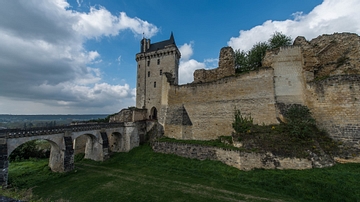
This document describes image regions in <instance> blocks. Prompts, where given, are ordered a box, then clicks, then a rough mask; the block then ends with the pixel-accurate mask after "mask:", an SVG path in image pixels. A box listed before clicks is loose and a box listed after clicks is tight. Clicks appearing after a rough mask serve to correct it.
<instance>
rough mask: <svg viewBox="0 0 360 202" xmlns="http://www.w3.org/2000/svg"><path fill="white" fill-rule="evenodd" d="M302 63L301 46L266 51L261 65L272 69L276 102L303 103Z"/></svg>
mask: <svg viewBox="0 0 360 202" xmlns="http://www.w3.org/2000/svg"><path fill="white" fill-rule="evenodd" d="M302 64H303V58H302V54H301V48H300V47H298V46H289V47H281V48H279V49H277V50H275V51H271V52H267V55H266V58H265V60H264V62H263V65H264V66H269V67H272V68H273V69H274V84H275V95H276V102H278V103H285V104H302V105H304V104H305V101H304V88H305V79H304V78H303V67H302Z"/></svg>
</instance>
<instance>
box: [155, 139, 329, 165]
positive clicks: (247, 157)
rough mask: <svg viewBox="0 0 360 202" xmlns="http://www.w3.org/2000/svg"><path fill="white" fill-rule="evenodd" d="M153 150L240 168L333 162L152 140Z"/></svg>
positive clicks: (321, 158) (314, 157)
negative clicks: (214, 161)
mask: <svg viewBox="0 0 360 202" xmlns="http://www.w3.org/2000/svg"><path fill="white" fill-rule="evenodd" d="M152 148H153V150H154V151H155V152H159V153H165V154H175V155H178V156H182V157H186V158H192V159H199V160H205V159H209V160H217V161H221V162H223V163H225V164H227V165H229V166H232V167H235V168H238V169H240V170H252V169H254V168H262V169H310V168H323V167H329V166H333V165H334V162H333V161H332V160H331V159H330V158H328V157H327V156H326V155H325V156H322V157H321V156H317V155H314V154H313V155H312V157H311V158H310V159H300V158H289V157H281V156H276V155H273V154H272V153H255V152H241V151H236V150H230V149H222V148H218V147H209V146H201V145H190V144H182V143H170V142H154V143H153V144H152Z"/></svg>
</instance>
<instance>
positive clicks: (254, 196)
mask: <svg viewBox="0 0 360 202" xmlns="http://www.w3.org/2000/svg"><path fill="white" fill-rule="evenodd" d="M75 165H76V169H75V170H74V171H72V172H70V173H63V174H59V173H52V172H51V171H50V170H49V168H48V167H47V160H39V161H26V162H14V163H11V164H10V168H9V182H10V183H11V184H12V185H13V187H17V188H18V189H22V190H29V189H31V191H32V194H33V195H35V196H36V197H33V199H37V201H46V200H49V201H57V200H58V201H87V202H88V201H360V164H338V165H336V166H334V167H331V168H324V169H312V170H253V171H240V170H237V169H236V168H233V167H230V166H227V165H224V164H222V163H220V162H215V161H209V160H206V161H199V160H193V159H186V158H182V157H178V156H174V155H169V154H158V153H154V152H153V151H152V150H151V148H150V146H148V145H144V146H140V147H138V148H135V149H133V150H132V151H130V152H129V153H117V154H114V155H113V156H112V157H111V158H110V159H108V160H106V161H105V162H94V161H90V160H82V161H80V162H77V163H76V164H75ZM13 189H14V188H12V189H11V190H13ZM1 193H2V194H4V195H5V194H10V193H9V191H6V190H2V191H0V194H1ZM23 193H25V194H26V193H27V194H28V193H29V191H27V192H25V191H24V192H23ZM12 196H14V195H12ZM40 198H41V199H40Z"/></svg>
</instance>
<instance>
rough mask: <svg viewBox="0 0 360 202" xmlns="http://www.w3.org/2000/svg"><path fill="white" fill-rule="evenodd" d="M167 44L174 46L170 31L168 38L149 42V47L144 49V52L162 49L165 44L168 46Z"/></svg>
mask: <svg viewBox="0 0 360 202" xmlns="http://www.w3.org/2000/svg"><path fill="white" fill-rule="evenodd" d="M168 45H175V46H176V43H175V39H174V35H173V33H172V32H171V35H170V39H168V40H165V41H160V42H157V43H153V44H150V47H149V49H148V50H146V52H151V51H156V50H159V49H163V48H165V46H168Z"/></svg>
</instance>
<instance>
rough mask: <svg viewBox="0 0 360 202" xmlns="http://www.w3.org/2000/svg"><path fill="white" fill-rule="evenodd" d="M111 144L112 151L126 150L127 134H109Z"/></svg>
mask: <svg viewBox="0 0 360 202" xmlns="http://www.w3.org/2000/svg"><path fill="white" fill-rule="evenodd" d="M109 146H110V151H111V152H124V151H125V136H124V135H123V134H122V133H120V132H113V133H111V134H110V136H109Z"/></svg>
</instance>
